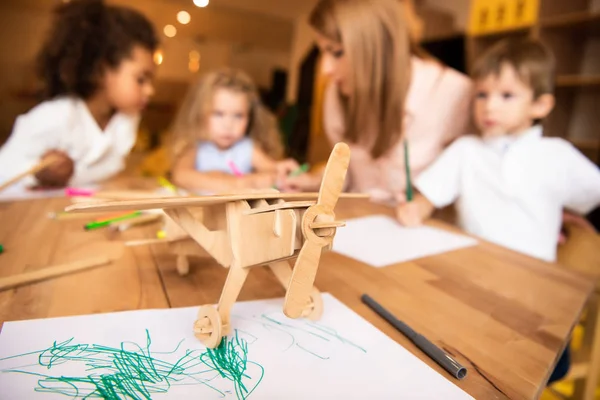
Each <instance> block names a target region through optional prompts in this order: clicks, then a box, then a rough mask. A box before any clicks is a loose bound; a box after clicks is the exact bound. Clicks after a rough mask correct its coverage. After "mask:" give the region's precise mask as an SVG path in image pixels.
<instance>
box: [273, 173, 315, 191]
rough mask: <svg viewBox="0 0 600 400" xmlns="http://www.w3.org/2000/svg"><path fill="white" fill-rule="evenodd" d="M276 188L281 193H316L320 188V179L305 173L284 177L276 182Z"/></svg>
mask: <svg viewBox="0 0 600 400" xmlns="http://www.w3.org/2000/svg"><path fill="white" fill-rule="evenodd" d="M277 186H278V187H279V188H280V189H281V191H283V192H316V191H318V190H319V188H320V186H321V177H320V176H318V175H315V174H311V173H308V172H305V173H303V174H300V175H298V176H290V177H285V178H284V179H283V180H282V181H277Z"/></svg>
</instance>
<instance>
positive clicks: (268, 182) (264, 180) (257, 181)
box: [248, 172, 275, 189]
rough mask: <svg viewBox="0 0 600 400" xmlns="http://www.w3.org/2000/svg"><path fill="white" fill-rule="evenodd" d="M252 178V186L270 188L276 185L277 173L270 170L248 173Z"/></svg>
mask: <svg viewBox="0 0 600 400" xmlns="http://www.w3.org/2000/svg"><path fill="white" fill-rule="evenodd" d="M248 176H249V178H250V179H251V180H252V182H251V184H250V186H251V187H252V188H255V189H268V188H271V187H273V185H275V174H273V173H270V172H257V173H254V174H252V175H248Z"/></svg>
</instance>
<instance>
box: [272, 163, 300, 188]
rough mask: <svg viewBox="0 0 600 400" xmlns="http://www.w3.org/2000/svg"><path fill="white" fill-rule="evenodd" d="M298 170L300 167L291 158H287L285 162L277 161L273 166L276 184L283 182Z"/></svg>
mask: <svg viewBox="0 0 600 400" xmlns="http://www.w3.org/2000/svg"><path fill="white" fill-rule="evenodd" d="M298 168H300V165H299V164H298V163H297V162H296V160H294V159H293V158H287V159H285V160H282V161H278V162H277V163H276V164H275V171H276V173H277V182H283V181H285V179H286V178H287V177H288V176H289V175H290V174H291V173H292V172H294V171H296V170H297V169H298Z"/></svg>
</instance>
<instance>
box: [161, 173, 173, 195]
mask: <svg viewBox="0 0 600 400" xmlns="http://www.w3.org/2000/svg"><path fill="white" fill-rule="evenodd" d="M158 184H159V185H160V186H162V187H164V188H165V189H168V190H169V191H171V192H173V193H177V187H176V186H175V185H173V184H172V183H171V182H170V181H169V180H168V179H167V178H165V177H164V176H159V177H158Z"/></svg>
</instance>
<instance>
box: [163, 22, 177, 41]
mask: <svg viewBox="0 0 600 400" xmlns="http://www.w3.org/2000/svg"><path fill="white" fill-rule="evenodd" d="M163 32H164V33H165V36H166V37H170V38H172V37H174V36H175V35H177V28H175V27H174V26H173V25H170V24H169V25H165V29H163Z"/></svg>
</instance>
